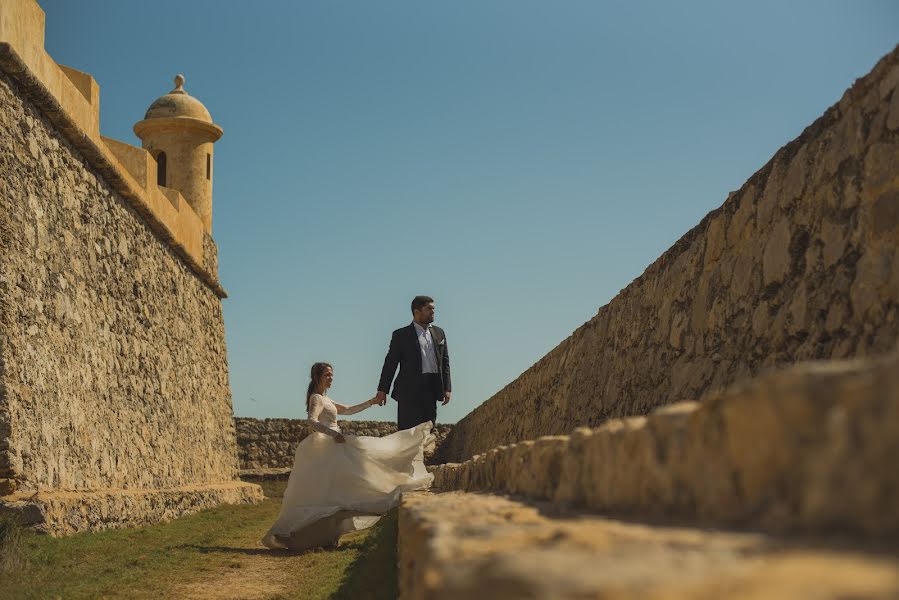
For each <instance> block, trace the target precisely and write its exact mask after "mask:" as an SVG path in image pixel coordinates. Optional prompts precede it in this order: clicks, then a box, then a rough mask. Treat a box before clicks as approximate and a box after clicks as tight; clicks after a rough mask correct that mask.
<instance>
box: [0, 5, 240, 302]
mask: <svg viewBox="0 0 899 600" xmlns="http://www.w3.org/2000/svg"><path fill="white" fill-rule="evenodd" d="M0 69H2V70H3V71H4V72H5V73H6V74H7V75H9V76H10V77H11V78H12V79H13V81H15V82H16V84H17V85H18V86H19V87H20V88H21V90H22V92H24V93H25V94H26V95H27V96H28V98H29V100H30V101H31V102H33V103H34V105H35V106H37V107H38V108H39V109H40V110H41V111H42V112H43V113H44V114H45V115H46V116H47V118H48V119H50V121H51V122H52V123H53V124H54V125H55V126H56V127H57V128H58V129H59V131H60V132H61V134H62V135H63V136H65V138H66V139H67V140H68V141H69V142H70V143H71V144H72V145H73V146H74V147H75V148H77V149H78V151H79V152H81V153H82V154H83V155H84V157H85V159H86V160H87V161H88V162H89V163H90V165H91V166H92V167H93V168H95V169H96V170H97V171H98V172H99V173H100V174H101V175H102V176H103V177H104V179H105V180H106V181H107V182H108V183H109V185H110V186H111V187H112V188H113V189H114V190H115V191H116V192H118V193H119V194H121V196H122V197H124V198H125V199H126V200H127V201H128V202H129V203H130V204H131V207H132V208H133V209H134V210H135V211H136V212H137V213H138V214H140V215H141V217H142V218H143V219H144V221H145V222H146V223H147V225H148V227H149V228H150V230H151V231H153V233H154V234H155V235H156V237H157V238H159V239H160V240H161V241H162V242H163V243H165V244H166V245H167V246H169V247H170V248H171V249H172V250H173V251H174V253H175V254H176V255H177V256H178V257H179V258H180V259H181V260H182V261H183V262H184V263H185V264H186V265H187V266H188V268H189V269H190V270H191V271H192V272H193V273H194V274H195V275H196V276H197V277H198V278H199V279H200V280H201V281H203V282H204V283H205V284H206V285H207V286H209V287H210V288H211V289H212V290H213V291H214V292H215V294H216V295H217V296H218V297H219V298H225V297H227V293H226V292H225V289H224V288H223V287H222V286H221V284H220V282H219V279H218V271H217V263H216V261H215V260H214V259H213V258H212V257H211V256H210V255H209V250H210V248H214V245H212V246H210V245H209V241H208V240H206V238H207V237H208V234H207V233H206V230H205V228H204V226H203V224H202V222H201V220H200V218H199V217H198V216H197V215H196V214H195V213H194V211H193V209H192V208H191V207H190V205H189V204H188V203H187V202H186V201H185V199H184V198H183V196H182V195H181V194H180V193H179V192H177V191H175V190H170V189H167V188H162V187H160V186H157V185H156V161H155V159H154V158H153V157H152V156H151V155H150V154H149V152H147V151H146V150H144V149H143V148H137V147H134V146H131V145H129V144H125V143H123V142H119V141H116V140H112V139H110V138H107V137H104V136H102V135H100V126H99V125H100V104H99V101H100V92H99V86H98V85H97V82H96V81H95V80H94V79H93V77H91V76H90V75H88V74H87V73H82V72H80V71H77V70H76V69H73V68H71V67H66V66H63V65H59V64H57V63H56V62H55V61H54V60H53V58H52V57H51V56H50V55H49V54H48V53H47V52H46V51H45V49H44V13H43V11H42V10H41V8H40V7H39V6H38V5H37V3H36V2H33V1H32V0H0Z"/></svg>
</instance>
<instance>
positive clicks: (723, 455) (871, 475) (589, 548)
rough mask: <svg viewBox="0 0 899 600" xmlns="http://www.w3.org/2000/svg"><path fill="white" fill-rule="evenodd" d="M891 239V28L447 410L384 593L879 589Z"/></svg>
mask: <svg viewBox="0 0 899 600" xmlns="http://www.w3.org/2000/svg"><path fill="white" fill-rule="evenodd" d="M897 252H899V48H897V49H895V50H894V51H893V52H891V53H890V54H889V55H887V56H886V57H885V58H884V59H883V60H881V61H880V62H879V63H878V64H877V65H876V66H875V68H874V69H873V71H872V72H871V73H869V74H868V75H866V76H865V77H863V78H862V79H860V80H858V81H857V82H856V83H855V85H853V86H852V88H851V89H850V90H849V91H848V92H847V93H846V94H845V95H844V97H843V99H842V100H841V101H840V102H839V103H838V104H837V105H836V106H834V107H833V108H831V109H830V110H829V111H827V113H825V115H824V116H823V117H822V118H821V119H819V120H818V121H816V122H815V123H814V124H813V125H812V126H811V127H809V128H808V129H806V130H805V132H804V133H803V134H802V135H801V136H800V137H799V138H798V139H797V140H796V141H794V142H792V143H790V144H788V145H787V146H786V147H785V148H783V149H781V150H780V151H779V152H778V153H777V154H776V155H775V157H774V158H773V159H772V161H771V162H769V164H768V165H766V166H765V167H764V168H763V169H762V170H761V171H759V172H758V173H756V174H755V175H754V176H753V177H752V178H750V180H749V181H748V182H747V184H746V185H745V186H744V187H743V188H741V190H739V191H738V192H736V193H734V194H732V195H731V197H730V198H729V199H728V200H727V202H725V203H724V205H723V206H722V207H721V208H720V209H718V210H716V211H713V212H712V213H710V214H709V215H708V216H707V217H706V218H705V219H703V221H702V222H701V223H700V224H699V225H698V226H697V227H696V228H695V229H693V230H692V231H691V232H689V233H688V234H687V235H685V236H684V237H683V238H682V239H681V240H680V241H679V242H678V243H677V244H676V245H675V246H674V247H673V248H672V249H670V250H669V251H668V252H666V253H665V254H664V255H663V256H662V257H661V258H660V259H659V260H658V261H656V263H655V264H653V265H652V266H650V267H649V269H647V271H646V272H645V273H644V274H643V275H642V276H641V277H640V278H638V279H637V280H636V281H634V282H633V283H632V284H631V285H630V286H629V287H628V288H626V289H625V290H623V291H622V292H621V293H620V294H619V295H618V296H617V297H616V298H615V299H614V300H613V301H612V302H610V303H609V305H607V306H605V307H603V308H602V309H600V311H599V314H598V315H597V316H596V318H594V319H592V320H591V321H590V322H589V323H587V324H586V325H584V326H583V327H581V328H580V329H578V330H577V331H576V332H575V333H574V334H573V335H572V336H571V337H570V338H568V339H567V340H565V341H564V342H563V343H562V344H561V345H560V346H559V347H558V348H556V349H555V350H554V351H552V352H551V353H549V354H548V355H547V356H546V357H544V358H543V359H542V360H541V361H540V362H538V363H537V364H536V365H534V366H533V367H532V368H531V369H529V370H528V371H527V372H526V373H524V374H523V375H522V376H521V377H519V378H518V379H517V380H516V381H514V382H512V383H511V384H510V385H509V386H507V387H506V388H505V389H504V390H502V391H501V392H500V393H499V394H497V395H496V396H494V397H493V398H491V399H490V400H488V401H487V402H486V403H485V404H484V405H482V406H481V407H479V408H477V409H475V410H474V411H473V412H472V413H471V414H470V415H468V416H467V417H466V418H465V419H463V420H462V421H460V422H459V423H457V424H456V426H455V427H454V428H453V430H452V432H451V434H450V437H449V439H448V440H447V444H446V445H445V447H444V449H443V450H444V451H448V452H447V453H448V454H450V455H451V456H453V457H455V458H456V459H457V460H458V458H460V457H461V458H462V460H463V461H464V462H461V463H446V464H442V465H438V466H436V467H432V472H433V473H434V485H433V487H432V489H431V491H429V492H416V493H412V494H407V495H405V496H404V498H403V501H402V504H401V506H400V510H399V518H398V552H397V559H398V564H399V594H400V596H401V597H402V598H412V599H419V598H421V599H424V598H428V599H437V598H457V597H464V596H466V595H471V594H473V593H474V594H475V595H477V593H479V592H481V591H483V590H485V589H489V590H490V592H491V594H492V595H494V596H499V597H509V598H514V597H520V596H522V595H525V593H526V595H527V596H528V597H531V598H541V599H543V598H546V599H549V598H552V599H553V600H560V599H569V598H570V599H572V600H574V599H575V598H588V597H589V598H599V597H602V598H637V597H639V598H725V597H727V598H730V597H740V598H765V599H767V598H802V597H810V596H815V597H821V598H834V599H836V598H845V597H856V596H858V597H870V598H894V597H896V596H897V594H899V579H897V578H896V573H899V554H897V553H896V545H895V540H896V535H897V533H899V497H897V496H899V470H897V469H896V457H897V456H899V349H897V350H894V351H890V349H892V348H894V347H895V344H896V338H897V328H899V324H897V320H899V319H897V317H899V315H897V302H899V256H897ZM847 356H848V357H853V358H848V359H842V360H840V359H841V358H843V357H847ZM809 358H813V359H820V360H813V361H806V360H805V359H809ZM796 361H802V362H800V363H799V364H795V365H794V364H791V363H793V362H796ZM763 370H764V371H766V372H764V373H761V374H759V373H760V372H761V371H763ZM757 374H758V375H757ZM722 388H725V389H722ZM678 400H686V401H683V402H679V401H678ZM695 400H700V401H698V402H697V401H695ZM646 413H648V414H646ZM560 417H562V418H561V419H560ZM579 425H590V426H584V427H578V426H579ZM596 425H598V426H596ZM497 431H498V432H499V433H498V434H497V435H493V433H494V432H497ZM559 433H563V435H558V434H559ZM543 434H553V435H543ZM510 442H511V443H510ZM435 492H436V493H435ZM525 591H526V592H525Z"/></svg>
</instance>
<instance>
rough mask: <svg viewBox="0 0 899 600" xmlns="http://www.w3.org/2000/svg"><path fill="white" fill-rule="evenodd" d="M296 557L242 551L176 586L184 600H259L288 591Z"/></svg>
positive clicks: (177, 591)
mask: <svg viewBox="0 0 899 600" xmlns="http://www.w3.org/2000/svg"><path fill="white" fill-rule="evenodd" d="M298 558H299V557H289V556H284V555H277V554H272V553H262V552H260V553H259V554H246V555H243V556H240V557H239V558H236V559H234V560H232V561H230V562H229V563H228V564H227V565H226V566H225V567H224V568H221V569H219V570H218V571H213V572H210V573H207V574H204V575H203V576H202V577H201V578H200V579H197V580H194V581H191V582H190V583H188V584H185V585H183V586H180V587H178V588H176V591H175V597H176V598H185V599H188V600H262V599H264V598H271V597H273V596H280V595H286V594H288V593H290V592H291V591H293V592H296V591H297V590H291V583H292V578H291V572H292V571H293V568H295V567H296V566H298V565H297V564H295V563H297V562H298V561H297V559H298Z"/></svg>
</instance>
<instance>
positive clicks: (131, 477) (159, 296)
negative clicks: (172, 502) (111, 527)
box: [0, 75, 237, 490]
mask: <svg viewBox="0 0 899 600" xmlns="http://www.w3.org/2000/svg"><path fill="white" fill-rule="evenodd" d="M0 232H2V233H3V237H2V242H0V243H2V245H3V247H2V250H3V252H2V253H0V357H2V359H0V360H2V372H0V376H2V378H0V394H2V396H0V400H2V402H0V432H2V433H3V435H0V440H2V441H0V471H2V472H3V474H4V475H5V476H6V477H11V478H12V479H14V481H15V482H16V483H17V485H18V486H19V487H20V488H21V489H23V490H39V489H40V490H47V489H53V490H60V489H63V490H97V489H107V488H172V487H179V486H185V485H196V484H201V483H206V482H225V481H229V480H233V479H235V478H236V475H237V460H236V456H237V452H236V444H235V437H234V427H233V423H232V421H231V397H230V389H229V385H228V370H227V362H226V353H225V336H224V325H223V321H222V309H221V303H220V300H219V298H218V297H217V296H216V294H215V293H214V292H213V290H212V289H211V288H210V287H209V286H207V285H206V284H204V283H203V282H202V281H200V280H199V279H198V277H197V276H196V275H195V274H194V273H193V272H192V271H191V270H190V269H189V268H188V267H187V266H186V264H185V263H184V262H183V261H182V260H181V259H179V257H178V256H177V255H176V254H175V253H174V252H173V250H172V248H171V247H170V246H169V245H167V244H165V243H163V242H161V241H160V240H159V238H157V237H155V236H154V235H153V233H152V232H151V231H150V229H149V228H148V226H147V224H146V222H145V220H143V219H142V218H141V217H140V216H139V215H138V214H136V213H135V212H134V210H133V209H132V208H130V206H129V205H128V204H127V203H126V202H125V201H124V200H123V199H122V197H121V196H120V195H118V194H117V193H116V192H114V191H112V189H111V188H110V186H109V185H108V184H107V183H106V181H105V180H103V179H102V178H100V177H99V176H98V175H97V174H96V172H95V171H94V170H93V169H92V167H91V166H90V165H89V164H88V163H87V162H86V161H85V160H84V158H83V157H82V155H81V154H80V153H79V152H78V151H77V150H75V149H74V148H73V147H72V146H71V145H70V143H69V142H68V141H67V139H66V137H65V136H64V135H61V134H60V133H59V132H58V131H57V130H56V129H54V127H53V126H52V125H51V123H50V121H48V119H47V118H46V117H45V116H44V115H43V114H42V113H41V112H39V111H38V110H37V109H36V108H35V107H34V105H32V104H31V103H30V101H29V100H27V98H26V96H25V94H23V93H22V92H21V90H18V89H17V87H16V84H15V83H13V82H12V81H11V80H10V79H9V78H7V77H6V76H5V75H0ZM211 250H212V247H210V251H211ZM4 475H0V477H3V476H4Z"/></svg>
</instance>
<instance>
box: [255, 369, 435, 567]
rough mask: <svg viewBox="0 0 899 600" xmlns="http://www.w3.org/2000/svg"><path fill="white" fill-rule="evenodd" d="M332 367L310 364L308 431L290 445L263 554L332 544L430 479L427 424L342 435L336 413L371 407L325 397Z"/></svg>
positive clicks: (370, 402) (430, 440) (430, 438)
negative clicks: (289, 461)
mask: <svg viewBox="0 0 899 600" xmlns="http://www.w3.org/2000/svg"><path fill="white" fill-rule="evenodd" d="M333 381H334V369H333V368H332V367H331V365H329V364H328V363H315V364H314V365H312V373H311V381H310V382H309V388H308V389H307V391H306V411H307V413H308V416H309V426H310V428H311V429H312V430H313V432H312V433H311V434H310V435H308V436H307V437H306V438H304V439H303V441H301V442H300V444H299V445H298V446H297V450H296V454H295V455H294V459H293V469H292V470H291V472H290V478H289V479H288V481H287V489H286V490H285V491H284V499H283V503H282V504H281V512H280V514H279V515H278V519H277V520H276V521H275V524H274V525H272V527H271V529H269V530H268V532H267V533H266V534H265V536H264V537H263V538H262V543H263V544H264V545H265V546H267V547H268V548H271V549H285V548H289V549H291V550H304V549H307V548H314V547H316V546H332V547H333V546H336V545H337V541H338V539H339V538H340V536H341V535H343V534H345V533H349V532H351V531H357V530H360V529H365V528H367V527H371V526H372V525H374V524H375V523H377V522H378V519H380V518H381V516H382V515H384V514H385V513H386V512H387V511H388V510H390V509H391V508H393V507H395V506H397V505H398V504H399V499H400V493H402V492H403V491H404V490H417V489H425V488H427V487H429V486H430V485H431V481H432V480H433V475H431V474H430V473H428V472H427V471H426V470H425V465H424V461H423V450H424V447H425V446H426V445H428V444H431V443H433V441H434V436H433V435H432V434H431V433H430V430H431V425H432V424H431V423H430V422H427V423H422V424H421V425H417V426H415V427H413V428H411V429H405V430H403V431H397V432H396V433H393V434H391V435H388V436H385V437H381V438H377V437H368V436H354V435H349V434H348V435H343V434H342V433H340V429H339V428H338V426H337V415H352V414H354V413H357V412H359V411H362V410H365V409H366V408H368V407H369V406H371V405H373V404H376V403H377V400H376V399H375V398H372V399H370V400H366V401H365V402H363V403H361V404H357V405H355V406H344V405H343V404H338V403H336V402H334V401H333V400H331V399H330V398H328V396H327V395H326V392H327V390H328V388H329V387H331V383H332V382H333Z"/></svg>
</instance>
